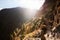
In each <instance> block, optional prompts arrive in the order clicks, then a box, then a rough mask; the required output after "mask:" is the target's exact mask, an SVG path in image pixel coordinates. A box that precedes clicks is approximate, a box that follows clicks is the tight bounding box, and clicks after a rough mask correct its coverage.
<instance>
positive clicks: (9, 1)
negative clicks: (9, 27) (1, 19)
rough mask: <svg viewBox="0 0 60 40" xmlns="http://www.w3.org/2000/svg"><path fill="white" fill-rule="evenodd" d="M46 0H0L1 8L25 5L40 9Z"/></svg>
mask: <svg viewBox="0 0 60 40" xmlns="http://www.w3.org/2000/svg"><path fill="white" fill-rule="evenodd" d="M43 2H44V0H0V9H2V8H12V7H19V6H20V7H25V8H31V9H32V8H33V9H39V8H40V6H41V5H42V4H43Z"/></svg>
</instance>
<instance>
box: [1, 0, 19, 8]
mask: <svg viewBox="0 0 60 40" xmlns="http://www.w3.org/2000/svg"><path fill="white" fill-rule="evenodd" d="M17 6H18V3H17V1H16V0H0V8H10V7H17Z"/></svg>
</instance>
